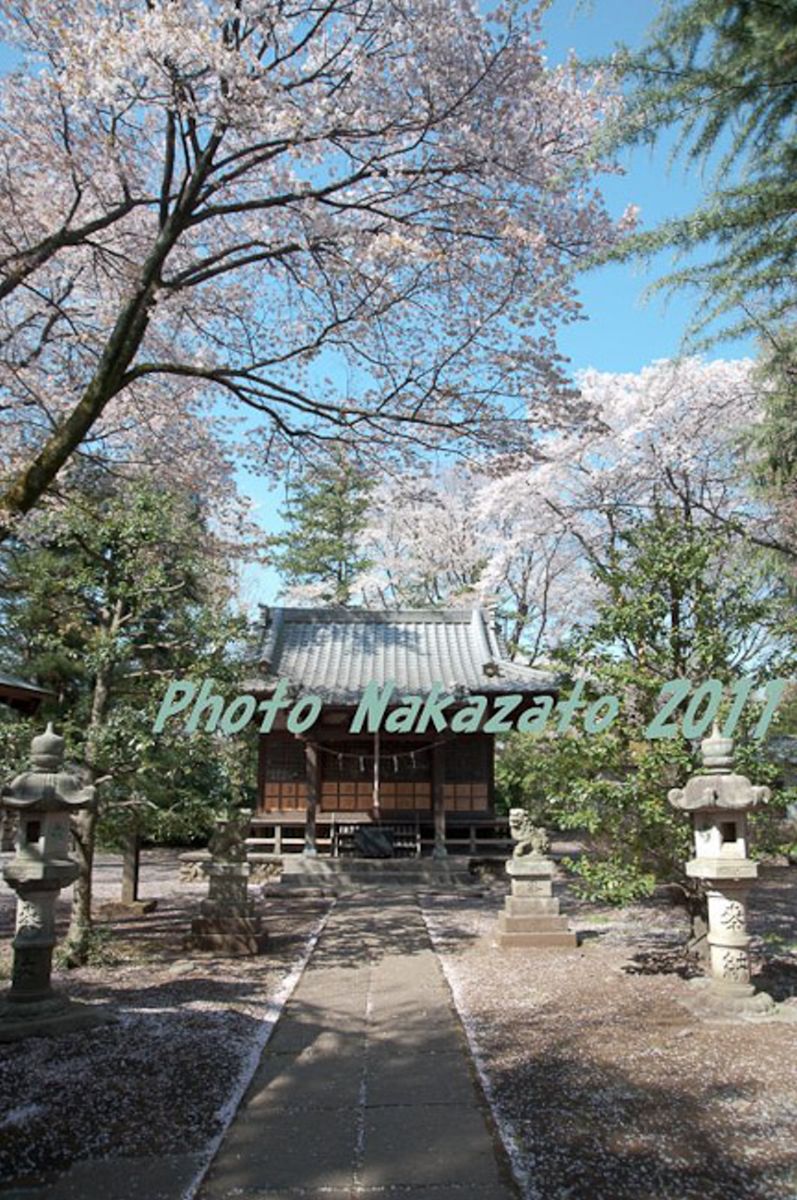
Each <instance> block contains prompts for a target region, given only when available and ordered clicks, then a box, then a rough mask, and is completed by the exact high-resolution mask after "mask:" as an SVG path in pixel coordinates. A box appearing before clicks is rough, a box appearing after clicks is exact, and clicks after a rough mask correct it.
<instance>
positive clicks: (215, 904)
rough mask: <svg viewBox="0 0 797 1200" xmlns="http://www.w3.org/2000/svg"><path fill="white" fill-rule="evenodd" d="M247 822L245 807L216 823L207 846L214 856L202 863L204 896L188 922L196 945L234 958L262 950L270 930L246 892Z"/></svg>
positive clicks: (247, 810)
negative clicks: (205, 885) (197, 912)
mask: <svg viewBox="0 0 797 1200" xmlns="http://www.w3.org/2000/svg"><path fill="white" fill-rule="evenodd" d="M251 822H252V811H251V809H248V808H241V809H238V810H237V811H236V812H235V813H234V814H233V815H232V816H230V817H227V818H225V819H221V820H219V821H217V822H216V829H215V832H214V833H213V835H212V837H211V839H210V844H209V847H208V848H209V850H210V853H211V855H212V858H211V861H210V862H209V863H205V864H204V865H203V870H204V872H205V874H206V875H207V876H208V877H209V880H210V885H209V887H208V896H207V899H206V900H203V901H202V903H201V905H200V916H198V917H195V918H194V919H193V921H192V922H191V939H190V945H191V948H192V949H194V950H209V951H212V952H213V953H214V954H217V955H220V956H222V957H226V958H235V957H239V956H241V955H246V954H260V952H261V951H262V950H263V949H265V946H266V943H267V942H268V934H267V933H266V932H265V930H264V929H263V927H262V924H261V920H260V916H259V914H258V913H257V911H256V908H255V903H254V901H253V900H251V899H250V897H249V874H250V872H251V869H252V868H251V867H250V865H249V863H248V862H247V860H246V836H247V833H248V832H249V827H250V825H251Z"/></svg>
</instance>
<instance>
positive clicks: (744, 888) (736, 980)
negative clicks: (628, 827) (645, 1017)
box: [668, 731, 775, 1015]
mask: <svg viewBox="0 0 797 1200" xmlns="http://www.w3.org/2000/svg"><path fill="white" fill-rule="evenodd" d="M702 752H703V764H704V771H703V774H701V775H694V776H693V777H692V778H691V779H690V780H689V781H688V782H687V784H686V786H685V787H684V788H676V789H674V790H673V791H671V792H670V793H669V797H668V798H669V801H670V804H672V805H673V807H674V808H678V809H681V810H683V811H684V812H688V813H691V814H692V817H693V821H694V837H695V857H694V858H692V859H690V860H689V862H688V863H687V864H686V873H687V875H688V876H689V877H690V878H692V879H700V880H702V881H703V882H704V885H705V889H706V895H707V898H708V944H709V958H710V967H711V978H710V981H709V983H708V986H707V987H706V988H705V989H704V990H703V991H702V992H701V994H700V1002H701V1005H702V1006H704V1007H705V1008H707V1009H709V1010H713V1011H716V1012H717V1013H719V1014H730V1015H732V1014H735V1013H736V1014H740V1015H744V1014H760V1013H767V1012H770V1011H771V1010H773V1009H774V1008H775V1002H774V1001H773V999H772V997H771V996H768V995H767V993H766V992H756V990H755V988H754V986H753V984H752V982H751V980H750V952H749V946H750V937H749V934H748V932H747V897H748V893H749V891H750V887H751V885H752V883H753V881H754V880H755V879H756V877H757V875H758V865H757V864H756V863H755V862H753V861H752V860H751V859H750V858H748V857H747V846H748V833H747V813H748V812H749V810H750V809H752V808H755V807H756V805H758V804H761V803H764V802H765V801H766V800H768V799H769V789H768V788H765V787H754V786H753V785H752V784H751V783H750V780H749V779H747V778H746V777H745V776H744V775H736V774H734V773H733V742H732V741H731V739H730V738H723V737H720V736H719V734H718V733H716V731H715V733H714V734H712V736H711V737H710V738H707V739H706V740H705V741H704V742H703V743H702Z"/></svg>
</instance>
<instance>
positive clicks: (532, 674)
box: [247, 606, 557, 706]
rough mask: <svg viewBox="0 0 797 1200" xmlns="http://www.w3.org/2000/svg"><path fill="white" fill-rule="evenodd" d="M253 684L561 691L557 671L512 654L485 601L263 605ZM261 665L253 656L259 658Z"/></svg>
mask: <svg viewBox="0 0 797 1200" xmlns="http://www.w3.org/2000/svg"><path fill="white" fill-rule="evenodd" d="M262 611H263V621H262V624H261V626H260V628H259V631H258V638H257V645H256V650H255V655H254V658H255V661H256V663H257V666H256V667H255V670H256V672H257V677H256V678H255V679H249V680H247V687H248V688H250V689H251V690H258V691H260V690H263V691H265V690H271V689H272V688H273V687H274V686H275V685H276V683H277V681H278V680H279V679H286V680H288V682H289V683H291V684H292V685H293V686H294V687H295V688H296V689H297V691H300V692H304V693H307V694H311V695H316V696H319V697H321V699H322V700H323V701H324V702H325V703H326V704H340V705H346V706H348V705H353V704H357V703H358V702H359V700H360V698H361V696H362V693H363V691H364V690H365V688H366V686H367V685H368V684H369V683H377V684H379V685H380V686H381V685H384V684H386V683H388V682H393V683H395V685H396V689H397V692H398V693H402V694H408V695H409V694H411V695H416V696H423V695H428V694H429V693H431V692H432V690H433V688H434V686H435V685H436V684H439V685H441V686H442V687H443V688H444V689H446V690H454V689H456V690H458V691H462V692H464V693H474V694H476V693H481V694H486V695H505V694H511V693H515V694H518V693H519V694H528V695H538V694H548V695H552V694H555V693H556V692H557V685H556V679H555V677H554V676H553V675H550V674H548V673H546V672H545V671H539V670H536V669H534V668H532V667H529V666H524V665H522V664H521V663H516V662H511V661H510V660H509V659H508V657H507V656H506V651H505V650H504V648H503V646H502V644H501V641H500V638H499V636H498V634H497V632H496V630H495V628H494V626H493V624H492V622H491V621H490V619H489V618H488V616H487V614H486V613H485V611H484V610H483V609H481V608H473V609H463V608H456V609H342V608H271V609H267V608H265V607H264V606H263V608H262ZM253 666H254V664H253Z"/></svg>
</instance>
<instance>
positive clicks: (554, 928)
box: [498, 808, 578, 949]
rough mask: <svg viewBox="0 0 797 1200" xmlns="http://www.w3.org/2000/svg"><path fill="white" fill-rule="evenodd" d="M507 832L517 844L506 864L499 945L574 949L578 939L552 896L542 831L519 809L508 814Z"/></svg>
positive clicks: (549, 863)
mask: <svg viewBox="0 0 797 1200" xmlns="http://www.w3.org/2000/svg"><path fill="white" fill-rule="evenodd" d="M509 828H510V832H511V834H512V837H513V839H514V840H515V843H516V845H515V849H514V853H513V855H512V858H510V860H509V862H508V863H507V864H506V871H507V874H508V875H509V878H510V880H511V887H512V894H511V895H510V896H507V898H506V900H505V901H504V911H503V912H502V913H501V914H500V915H499V917H498V945H499V946H501V947H504V948H508V947H511V946H520V947H528V948H531V947H536V948H539V947H543V946H558V947H566V948H570V949H573V948H574V947H575V946H576V945H577V944H578V939H577V937H576V935H575V933H574V932H573V931H572V930H571V929H568V926H567V917H564V916H561V915H560V913H559V901H558V900H557V899H556V897H555V896H554V894H553V876H554V864H553V863H552V862H551V860H550V859H549V858H546V856H545V854H546V851H547V849H548V838H547V836H546V834H545V830H544V829H537V828H534V827H533V826H532V825H531V821H530V818H529V815H528V813H527V812H526V811H525V809H522V808H513V809H512V810H511V811H510V813H509Z"/></svg>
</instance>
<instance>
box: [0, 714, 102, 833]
mask: <svg viewBox="0 0 797 1200" xmlns="http://www.w3.org/2000/svg"><path fill="white" fill-rule="evenodd" d="M30 749H31V754H30V765H31V770H29V771H23V772H22V773H21V774H20V775H17V776H16V778H15V779H12V780H11V782H10V783H9V784H7V785H6V786H5V787H3V788H2V789H0V803H2V805H4V806H5V807H7V808H14V809H20V810H22V809H24V810H26V811H28V812H59V811H64V810H66V811H73V810H75V809H78V808H90V807H91V806H92V805H93V804H94V800H95V798H94V788H93V787H90V786H87V785H84V784H83V782H82V780H81V779H80V778H79V777H78V776H77V775H74V774H72V773H71V772H70V771H63V770H61V769H60V768H61V766H62V764H63V758H64V739H63V738H62V737H59V735H58V734H57V733H56V732H55V730H54V729H53V727H52V723H50V724H48V726H47V729H46V730H45V732H44V733H41V734H39V735H38V737H35V738H33V740H32V741H31V744H30Z"/></svg>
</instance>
